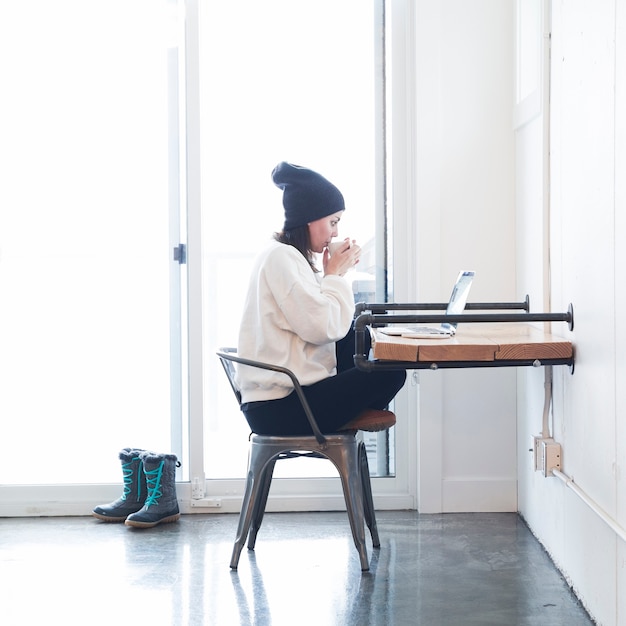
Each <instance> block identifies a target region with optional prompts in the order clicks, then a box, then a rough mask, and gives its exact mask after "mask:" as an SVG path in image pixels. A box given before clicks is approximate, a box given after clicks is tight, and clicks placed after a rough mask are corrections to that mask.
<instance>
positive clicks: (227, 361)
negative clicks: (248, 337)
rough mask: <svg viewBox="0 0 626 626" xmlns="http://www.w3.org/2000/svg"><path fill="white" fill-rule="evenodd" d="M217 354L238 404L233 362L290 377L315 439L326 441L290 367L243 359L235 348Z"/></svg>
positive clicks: (238, 395)
mask: <svg viewBox="0 0 626 626" xmlns="http://www.w3.org/2000/svg"><path fill="white" fill-rule="evenodd" d="M217 356H218V357H219V359H220V361H221V363H222V366H223V367H224V371H225V372H226V376H227V377H228V382H229V383H230V386H231V388H232V390H233V392H234V394H235V397H236V398H237V402H238V403H239V404H240V405H241V390H240V389H239V387H238V386H237V381H236V378H235V376H236V373H237V371H236V367H235V363H239V364H241V365H248V366H250V367H258V368H261V369H264V370H270V371H272V372H279V373H280V374H285V376H288V377H289V378H290V379H291V383H292V384H293V388H294V390H295V392H296V394H297V395H298V399H299V400H300V404H301V405H302V409H303V410H304V413H305V414H306V417H307V419H308V421H309V424H310V426H311V430H312V431H313V434H314V435H315V439H317V442H318V443H319V444H324V443H326V437H324V435H323V434H322V432H321V431H320V429H319V426H318V425H317V421H316V419H315V417H314V415H313V411H312V410H311V407H310V406H309V403H308V401H307V399H306V396H305V395H304V391H303V390H302V386H301V385H300V381H299V380H298V378H297V377H296V375H295V374H294V373H293V372H292V371H291V370H290V369H287V368H286V367H281V366H280V365H272V364H271V363H264V362H262V361H253V360H251V359H244V358H242V357H240V356H238V355H237V349H236V348H220V349H219V350H218V351H217Z"/></svg>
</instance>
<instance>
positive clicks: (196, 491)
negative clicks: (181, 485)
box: [191, 476, 204, 500]
mask: <svg viewBox="0 0 626 626" xmlns="http://www.w3.org/2000/svg"><path fill="white" fill-rule="evenodd" d="M191 497H192V499H193V500H201V499H202V498H204V480H203V479H202V478H200V477H199V476H194V477H193V480H192V481H191Z"/></svg>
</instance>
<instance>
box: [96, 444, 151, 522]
mask: <svg viewBox="0 0 626 626" xmlns="http://www.w3.org/2000/svg"><path fill="white" fill-rule="evenodd" d="M142 452H145V450H139V449H138V448H124V449H123V450H121V452H120V461H122V472H123V474H124V493H122V495H121V497H119V498H118V499H117V500H115V502H110V503H109V504H101V505H100V506H97V507H96V508H95V509H94V510H93V513H92V515H93V516H94V517H97V518H98V519H101V520H104V521H105V522H123V521H124V520H125V519H126V518H127V517H128V516H129V515H130V514H131V513H135V512H136V511H139V509H140V508H141V507H142V506H143V504H144V502H145V501H146V496H147V489H146V476H145V474H144V473H143V463H142V461H141V453H142Z"/></svg>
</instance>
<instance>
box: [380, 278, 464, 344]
mask: <svg viewBox="0 0 626 626" xmlns="http://www.w3.org/2000/svg"><path fill="white" fill-rule="evenodd" d="M474 275H475V272H473V271H472V270H462V271H460V272H459V275H458V276H457V279H456V282H455V283H454V287H453V288H452V294H451V295H450V300H449V302H448V307H447V308H446V315H460V314H461V313H463V310H464V309H465V304H466V303H467V297H468V295H469V291H470V287H471V286H472V281H473V280H474ZM456 326H457V325H456V324H450V323H448V322H443V323H441V324H440V325H439V326H419V325H417V324H409V325H407V326H395V325H393V326H386V327H385V328H380V329H379V330H380V332H381V333H385V334H386V335H395V336H401V337H412V338H414V339H447V338H449V337H452V336H453V335H454V334H455V333H456Z"/></svg>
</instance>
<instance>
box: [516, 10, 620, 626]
mask: <svg viewBox="0 0 626 626" xmlns="http://www.w3.org/2000/svg"><path fill="white" fill-rule="evenodd" d="M552 7H553V9H552V63H551V71H552V76H551V84H552V88H551V111H550V127H551V134H550V152H551V156H550V188H549V189H550V204H549V215H550V221H549V240H550V247H549V258H547V257H546V256H542V257H541V267H537V256H536V242H537V241H541V239H542V237H543V235H544V234H545V230H544V224H543V223H542V219H543V214H544V213H543V212H542V209H541V207H540V206H538V205H537V202H539V204H541V202H542V198H543V196H542V194H541V182H540V180H539V177H540V174H538V172H537V161H538V160H541V155H542V147H541V146H542V136H541V132H542V124H543V118H542V117H541V116H539V117H538V118H536V119H534V120H532V121H531V122H530V123H529V124H528V125H526V126H525V127H524V128H521V129H518V133H517V139H518V142H517V159H518V163H517V177H518V189H519V192H518V194H517V208H518V214H519V216H520V220H519V223H518V224H519V227H518V239H517V241H518V251H519V253H518V281H519V284H520V285H522V286H524V288H525V289H527V290H530V291H531V292H534V293H537V294H538V297H540V295H541V293H542V289H543V287H544V284H545V283H544V281H543V279H542V274H547V275H548V276H549V281H550V282H549V285H550V290H549V295H548V297H549V299H550V300H551V304H552V308H553V310H563V308H564V307H567V304H568V303H569V302H572V303H573V305H574V312H575V328H574V332H573V333H572V337H573V341H574V343H575V348H576V367H575V371H574V374H573V375H572V374H570V373H569V371H568V370H567V369H566V368H555V372H554V373H555V389H554V408H553V417H552V432H553V434H554V436H555V438H556V439H557V441H558V442H559V443H561V444H562V446H563V448H562V449H563V471H564V472H565V473H566V474H567V475H569V476H572V477H573V478H574V480H575V483H576V484H577V485H578V486H579V487H580V488H581V489H583V490H584V492H586V493H587V495H588V496H589V497H590V498H592V499H593V500H594V501H595V502H596V503H597V504H598V505H599V506H600V507H602V509H604V510H605V511H606V512H607V513H608V514H609V515H610V516H611V517H613V518H614V519H615V520H617V522H618V523H619V524H621V526H622V528H624V527H626V490H625V489H624V472H625V471H626V466H625V464H626V420H625V419H624V417H625V412H626V391H625V390H624V380H625V376H624V373H625V369H626V368H625V363H626V361H625V356H624V354H625V353H626V334H625V331H624V329H623V324H622V323H623V321H624V320H623V316H618V315H617V314H616V311H618V310H624V309H623V308H622V309H620V308H619V307H620V306H621V307H623V306H624V305H625V304H626V287H625V283H626V256H625V253H624V252H623V249H622V246H623V242H625V241H626V218H625V211H626V197H625V191H624V187H625V180H624V179H625V177H624V171H625V166H626V160H625V154H626V122H625V115H624V111H625V110H626V98H625V95H626V67H625V62H624V61H625V50H626V3H624V2H615V1H613V0H607V1H602V2H594V3H588V2H583V1H582V0H579V1H576V2H572V1H565V0H558V1H557V0H555V1H554V2H553V3H552ZM538 196H539V197H538ZM531 298H532V295H531ZM599 329H601V330H600V331H599ZM541 382H542V381H541V379H540V377H539V376H538V375H537V373H536V372H527V373H525V374H524V375H521V376H520V385H519V394H520V402H519V407H518V411H519V413H518V438H519V441H518V455H519V465H518V470H519V471H518V478H519V509H520V512H521V514H522V515H523V516H524V518H525V519H526V520H527V522H528V524H529V525H530V527H531V529H532V530H533V532H535V534H536V535H537V537H538V538H539V539H540V541H542V543H543V544H544V545H545V547H546V549H547V550H548V552H549V553H550V555H551V556H552V558H553V559H554V561H555V563H556V564H557V565H558V566H559V567H560V568H561V569H562V571H563V573H564V575H565V576H566V578H567V579H568V580H569V581H570V583H571V584H572V586H573V588H574V589H575V591H576V593H577V594H578V595H579V597H580V598H581V600H582V601H583V603H584V605H585V606H586V607H587V608H588V610H589V612H590V613H591V615H592V616H593V617H594V618H595V619H596V620H597V621H598V623H600V624H607V625H609V624H610V625H613V624H622V625H623V624H626V571H625V570H626V546H625V545H624V542H623V540H621V539H619V538H618V537H617V535H616V533H615V532H614V531H612V530H611V529H610V528H609V527H608V525H606V524H605V523H604V522H603V521H602V520H601V519H600V517H599V516H597V515H596V514H595V513H593V512H592V511H591V509H590V508H589V507H587V506H586V505H585V504H584V503H583V502H582V501H581V500H580V499H579V498H578V497H577V496H576V495H575V494H574V492H573V491H572V490H569V489H566V487H565V485H564V484H563V483H562V482H561V481H559V480H558V479H556V478H543V477H541V475H540V474H538V473H536V472H534V471H533V468H532V464H531V456H530V455H528V453H527V452H525V451H526V450H528V448H529V444H530V437H531V436H532V435H533V434H538V433H539V431H540V430H541V413H542V405H543V397H542V394H543V390H542V389H541V388H540V387H541Z"/></svg>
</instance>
